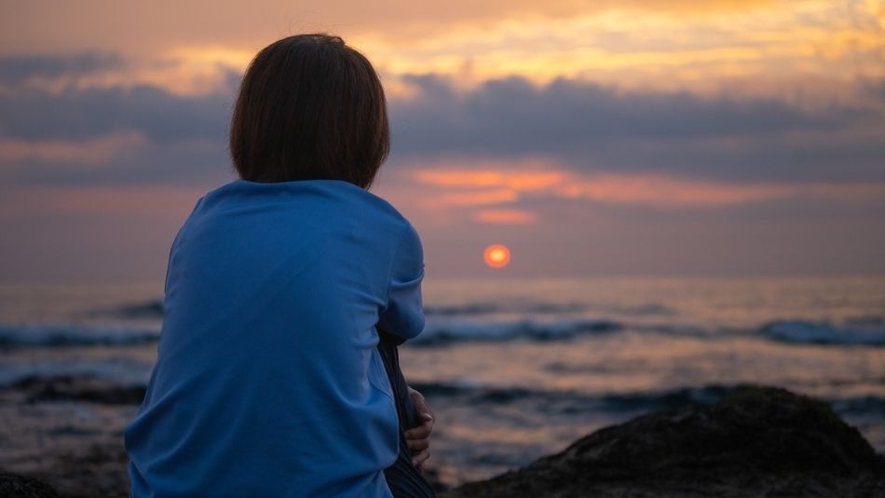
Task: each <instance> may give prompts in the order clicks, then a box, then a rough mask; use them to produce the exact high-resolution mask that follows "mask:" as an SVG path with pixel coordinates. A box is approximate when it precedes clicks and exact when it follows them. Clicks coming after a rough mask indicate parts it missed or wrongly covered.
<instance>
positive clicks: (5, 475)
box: [0, 472, 58, 498]
mask: <svg viewBox="0 0 885 498" xmlns="http://www.w3.org/2000/svg"><path fill="white" fill-rule="evenodd" d="M0 498H58V493H57V492H56V491H55V489H53V487H52V486H50V485H49V484H46V483H45V482H43V481H41V480H39V479H36V478H33V477H28V476H21V475H18V474H12V473H9V472H0Z"/></svg>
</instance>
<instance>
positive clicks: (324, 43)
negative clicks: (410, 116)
mask: <svg viewBox="0 0 885 498" xmlns="http://www.w3.org/2000/svg"><path fill="white" fill-rule="evenodd" d="M389 151H390V128H389V125H388V122H387V105H386V101H385V98H384V89H383V88H382V87H381V82H380V81H379V80H378V75H377V74H376V73H375V69H374V68H372V64H371V63H370V62H369V61H368V59H366V58H365V57H364V56H363V55H362V54H360V53H359V52H357V51H356V50H354V49H353V48H351V47H348V46H347V45H346V44H345V43H344V41H343V40H342V39H341V38H338V37H337V36H330V35H325V34H307V35H296V36H290V37H288V38H283V39H282V40H279V41H277V42H275V43H273V44H271V45H269V46H268V47H266V48H265V49H264V50H262V51H261V52H259V53H258V55H256V56H255V59H253V60H252V63H251V64H250V65H249V69H248V70H247V71H246V75H245V76H244V77H243V82H242V84H241V85H240V94H239V97H237V102H236V105H235V107H234V112H233V118H232V119H231V129H230V153H231V157H232V158H233V162H234V166H235V167H236V169H237V172H238V173H239V174H240V177H241V178H243V179H244V180H249V181H255V182H282V181H292V180H311V179H328V180H343V181H347V182H350V183H353V184H354V185H357V186H360V187H362V188H369V186H370V185H371V184H372V181H373V180H374V179H375V174H376V173H377V172H378V168H379V167H381V163H382V162H384V159H386V158H387V154H388V152H389Z"/></svg>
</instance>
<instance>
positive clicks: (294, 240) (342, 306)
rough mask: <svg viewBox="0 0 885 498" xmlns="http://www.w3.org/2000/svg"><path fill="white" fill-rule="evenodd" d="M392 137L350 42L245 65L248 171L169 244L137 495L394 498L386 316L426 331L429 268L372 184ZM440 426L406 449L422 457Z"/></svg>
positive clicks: (420, 433) (240, 109)
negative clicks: (424, 287) (383, 337)
mask: <svg viewBox="0 0 885 498" xmlns="http://www.w3.org/2000/svg"><path fill="white" fill-rule="evenodd" d="M389 143H390V138H389V131H388V122H387V112H386V103H385V99H384V92H383V89H382V88H381V84H380V82H379V80H378V77H377V75H376V73H375V71H374V69H373V68H372V66H371V64H370V63H369V61H368V60H366V58H365V57H363V56H362V55H361V54H359V53H358V52H356V51H355V50H353V49H351V48H350V47H348V46H346V45H345V44H344V42H343V41H342V40H341V39H340V38H337V37H331V36H327V35H299V36H292V37H289V38H285V39H283V40H280V41H278V42H276V43H273V44H272V45H270V46H268V47H267V48H265V49H264V50H262V51H261V52H260V53H259V54H258V55H257V56H256V57H255V59H254V60H253V61H252V64H251V65H250V67H249V69H248V70H247V72H246V75H245V77H244V79H243V82H242V86H241V88H240V94H239V97H238V99H237V103H236V106H235V109H234V113H233V119H232V123H231V133H230V151H231V155H232V157H233V162H234V166H235V167H236V170H237V172H238V173H239V176H240V179H238V180H236V181H233V182H231V183H229V184H227V185H225V186H223V187H221V188H219V189H217V190H214V191H212V192H209V193H208V194H207V195H206V196H205V197H203V198H202V199H200V201H199V202H198V203H197V206H196V207H195V208H194V211H193V213H192V214H191V215H190V217H189V218H188V220H187V221H186V222H185V224H184V226H183V227H182V228H181V230H180V231H179V233H178V235H177V236H176V238H175V241H174V243H173V245H172V249H171V251H170V256H169V267H168V272H167V276H166V298H165V303H164V312H165V316H164V320H163V327H162V331H161V335H160V343H159V346H158V356H157V363H156V365H155V367H154V371H153V373H152V375H151V379H150V383H149V385H148V390H147V393H146V395H145V400H144V403H143V405H142V407H141V410H140V411H139V413H138V415H137V417H136V418H135V420H134V421H133V422H132V423H131V424H130V426H129V427H128V428H127V431H126V434H125V440H126V448H127V451H128V452H129V455H130V459H131V462H130V466H129V473H130V477H131V479H132V495H133V496H136V497H140V496H213V497H214V496H273V497H277V496H279V497H282V496H320V497H324V496H348V497H351V496H353V497H356V496H367V497H369V496H370V497H386V496H391V490H390V489H391V488H390V486H388V484H387V482H386V481H385V477H384V470H385V468H388V467H391V466H392V465H393V464H394V462H395V461H397V455H398V452H399V451H400V445H399V443H400V440H399V439H398V438H401V437H402V435H401V432H400V424H399V423H398V418H397V411H396V409H395V406H394V397H395V396H396V395H399V397H400V400H402V399H403V396H402V390H401V389H399V390H398V392H397V393H394V390H393V389H392V387H391V381H390V379H389V378H388V373H387V372H386V371H385V364H384V361H383V359H382V355H381V353H379V350H378V348H377V346H378V343H379V333H378V331H377V330H376V327H378V328H381V329H383V330H385V331H386V332H389V333H390V334H391V336H389V338H388V340H389V341H392V343H398V342H402V341H404V340H408V339H411V338H413V337H415V336H417V335H418V334H419V333H420V332H421V330H422V329H423V326H424V315H423V311H422V304H421V289H420V284H421V280H422V278H423V275H424V269H423V267H424V265H423V253H422V248H421V242H420V240H419V238H418V235H417V233H416V232H415V230H414V228H412V226H411V225H410V224H409V222H408V221H407V220H406V219H405V218H403V216H402V215H400V214H399V213H398V212H397V211H396V209H394V208H393V207H392V206H391V205H389V204H388V203H386V202H385V201H383V200H382V199H380V198H378V197H376V196H374V195H372V194H370V193H369V192H368V191H367V189H368V188H369V186H370V185H371V184H372V181H373V179H374V178H375V175H376V173H377V171H378V169H379V167H380V166H381V163H382V162H383V161H384V159H385V158H386V156H387V153H388V150H389ZM385 344H387V343H385ZM386 351H388V354H387V356H389V348H388V349H387V350H386ZM394 359H395V358H394ZM388 367H390V365H388ZM391 374H392V376H393V377H394V380H396V379H395V377H396V376H399V378H401V374H399V370H398V366H396V365H394V368H393V370H392V371H391ZM412 395H413V396H415V393H413V394H412ZM418 396H420V395H418ZM408 399H409V398H408V394H407V395H406V397H405V402H406V403H407V402H408ZM419 409H424V410H426V406H424V407H419ZM426 411H429V410H426ZM431 428H432V416H431V420H425V421H424V424H423V425H422V426H421V427H419V428H417V429H416V430H414V431H413V432H412V433H411V434H412V436H413V437H412V439H411V440H410V441H409V444H408V445H404V447H406V448H407V449H406V450H405V451H408V448H411V449H413V450H415V451H416V452H417V455H416V457H415V461H414V463H415V464H416V465H418V466H420V465H421V464H422V463H423V460H424V459H426V457H427V453H426V446H427V438H428V437H429V432H430V429H431ZM403 429H406V427H403ZM410 470H411V471H414V468H412V469H410ZM400 471H402V468H401V467H400ZM419 484H420V483H419ZM424 485H425V486H426V483H424Z"/></svg>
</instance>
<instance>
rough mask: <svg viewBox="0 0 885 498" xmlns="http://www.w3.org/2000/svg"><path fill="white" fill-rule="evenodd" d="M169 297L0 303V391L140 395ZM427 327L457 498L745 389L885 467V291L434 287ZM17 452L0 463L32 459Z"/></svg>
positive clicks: (757, 280) (610, 281)
mask: <svg viewBox="0 0 885 498" xmlns="http://www.w3.org/2000/svg"><path fill="white" fill-rule="evenodd" d="M161 295H162V284H154V283H147V284H145V283H131V284H114V285H107V284H103V285H65V286H46V285H41V286H37V285H33V286H25V285H15V286H12V285H2V286H0V387H6V388H9V387H10V386H16V385H18V384H20V383H22V382H23V381H25V380H26V379H35V378H59V377H62V376H70V377H90V378H98V379H103V380H107V381H111V382H113V383H115V384H118V385H120V386H140V385H141V386H143V385H144V384H146V382H147V379H148V376H149V374H150V369H151V366H152V364H153V361H154V359H155V354H156V341H157V339H158V337H159V325H160V322H161V320H162V302H161ZM425 312H426V315H427V326H426V329H425V331H424V333H423V334H422V335H421V336H420V337H419V338H417V339H416V340H414V341H411V342H410V343H408V344H406V345H404V346H403V347H402V348H401V350H400V357H401V363H402V366H403V370H404V372H405V375H406V378H407V379H408V380H409V381H410V383H411V384H412V385H413V386H414V387H416V388H417V389H418V390H419V391H422V392H423V393H424V394H425V395H426V397H427V398H428V400H429V402H430V404H431V406H432V408H433V410H434V411H435V413H436V418H437V422H436V426H435V429H434V435H433V440H432V458H431V460H430V461H429V463H428V465H429V467H430V469H431V470H433V471H435V472H436V473H437V474H438V475H439V477H440V479H441V480H442V481H443V482H445V483H447V484H450V485H452V484H457V483H460V482H464V481H467V480H474V479H481V478H486V477H489V476H491V475H494V474H496V473H499V472H503V471H506V470H508V469H512V468H516V467H519V466H521V465H525V464H527V463H529V462H531V461H532V460H534V459H536V458H538V457H540V456H543V455H545V454H549V453H552V452H556V451H560V450H562V449H564V448H565V447H566V446H567V445H568V444H569V443H571V442H573V441H574V440H576V439H577V438H579V437H581V436H583V435H585V434H587V433H589V432H591V431H593V430H596V429H599V428H601V427H604V426H607V425H611V424H617V423H621V422H624V421H626V420H629V419H630V418H632V417H635V416H638V415H641V414H643V413H648V412H650V411H654V410H661V409H669V408H676V407H679V406H683V405H686V404H690V403H712V402H715V401H717V400H718V399H721V398H722V397H723V396H725V395H727V394H728V393H729V392H730V391H732V390H733V389H735V388H736V387H737V386H739V385H742V384H765V385H773V386H779V387H785V388H788V389H791V390H793V391H796V392H799V393H803V394H809V395H813V396H817V397H819V398H821V399H823V400H826V401H828V402H830V403H831V404H832V405H833V407H834V408H835V409H836V411H837V412H838V413H840V414H841V415H842V416H843V417H844V418H845V420H847V421H848V422H849V423H851V424H852V425H854V426H856V427H857V428H858V429H859V430H860V431H861V433H862V434H863V435H864V436H865V437H866V438H867V439H868V440H869V441H870V442H871V444H873V446H874V447H875V448H876V449H877V451H879V452H880V453H882V452H885V277H882V276H860V277H803V278H798V277H797V278H774V277H754V278H736V277H728V278H725V277H704V278H661V277H656V278H638V277H629V278H628V277H621V278H583V279H523V280H515V279H498V280H492V279H488V280H480V279H473V280H434V279H428V280H427V281H426V283H425ZM136 409H137V407H136V406H133V405H126V404H120V405H113V406H104V405H103V406H96V405H95V404H94V403H74V404H73V406H72V404H71V403H67V404H65V405H63V407H62V405H59V407H58V413H59V415H58V416H60V417H61V416H64V417H71V416H72V415H71V413H75V414H78V415H76V416H74V417H73V418H74V420H73V421H70V420H68V421H67V422H66V424H67V425H65V427H69V428H70V431H68V432H71V433H72V434H73V435H72V434H69V433H67V432H65V433H63V434H56V433H51V434H49V435H43V436H41V437H40V438H30V439H28V438H25V437H18V436H17V435H14V434H0V436H2V437H4V438H5V440H7V441H12V442H17V443H16V444H18V445H19V446H21V445H29V444H32V443H28V441H44V440H45V437H49V438H50V439H51V438H52V437H55V438H56V439H58V440H59V441H62V440H64V441H67V444H82V443H78V441H82V435H83V434H90V433H91V432H90V431H93V432H94V431H99V429H97V428H96V427H107V428H111V429H108V431H107V434H106V436H107V437H119V434H120V430H121V429H122V427H123V426H125V423H126V422H127V421H128V420H129V419H130V418H131V417H132V416H133V415H134V413H135V410H136ZM27 410H34V407H33V406H2V407H0V416H2V417H3V418H4V419H5V421H6V422H7V423H6V424H4V425H5V427H4V428H0V431H7V432H12V431H15V432H16V433H18V434H19V435H20V434H25V433H26V432H27V431H39V430H41V427H47V426H49V425H51V424H49V423H46V424H43V425H41V424H39V423H37V422H27V423H26V422H22V421H21V420H19V418H21V417H22V416H23V414H24V412H25V411H27ZM52 410H53V409H43V410H42V411H40V413H41V416H42V417H44V418H48V419H52V417H53V416H54V415H53V413H55V412H53V411H52ZM72 410H73V411H72ZM25 418H27V417H25ZM78 424H79V425H78ZM56 432H57V430H56ZM99 432H100V431H99ZM53 434H55V436H53ZM78 435H79V436H78ZM77 437H80V439H77ZM65 438H68V439H65ZM16 444H8V445H6V446H5V447H6V449H5V450H4V449H3V447H0V459H3V458H4V457H10V454H9V453H11V452H12V453H15V454H16V455H21V454H24V453H28V451H33V452H38V451H39V449H37V448H31V449H29V448H21V447H16ZM33 444H34V445H37V444H38V443H33ZM59 444H61V443H59ZM4 451H6V452H7V453H8V454H6V455H3V454H2V453H3V452H4ZM13 456H14V455H13Z"/></svg>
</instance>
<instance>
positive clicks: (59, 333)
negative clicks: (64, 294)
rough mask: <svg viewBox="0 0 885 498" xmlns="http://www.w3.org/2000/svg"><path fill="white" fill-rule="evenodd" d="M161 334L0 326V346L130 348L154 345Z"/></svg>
mask: <svg viewBox="0 0 885 498" xmlns="http://www.w3.org/2000/svg"><path fill="white" fill-rule="evenodd" d="M159 337H160V331H159V330H156V329H153V330H145V329H132V328H129V327H116V326H107V325H80V324H20V325H8V324H0V347H2V348H16V347H69V346H130V345H136V344H144V343H148V342H154V341H156V340H158V339H159Z"/></svg>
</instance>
